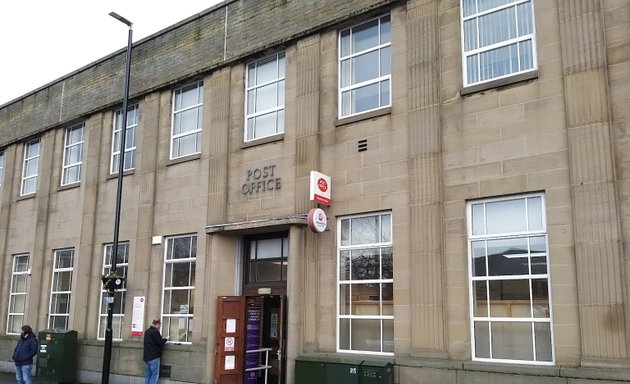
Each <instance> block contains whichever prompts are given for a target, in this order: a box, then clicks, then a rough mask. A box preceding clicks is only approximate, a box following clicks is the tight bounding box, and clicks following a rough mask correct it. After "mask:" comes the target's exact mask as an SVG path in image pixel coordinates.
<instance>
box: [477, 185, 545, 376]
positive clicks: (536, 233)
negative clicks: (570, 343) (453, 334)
mask: <svg viewBox="0 0 630 384" xmlns="http://www.w3.org/2000/svg"><path fill="white" fill-rule="evenodd" d="M529 198H540V201H541V212H540V215H541V220H542V229H527V230H522V231H516V232H505V233H491V234H487V233H486V234H481V235H479V234H477V235H474V234H473V221H474V217H473V206H474V205H483V210H484V212H486V204H488V203H496V202H504V201H510V200H525V207H526V209H525V212H526V217H525V220H527V226H528V227H529V220H528V219H529V216H528V213H529V210H528V207H527V199H529ZM466 210H467V232H468V278H469V286H468V288H469V302H470V306H469V307H470V319H471V321H470V335H471V350H472V359H473V360H474V361H484V362H493V363H497V362H498V363H512V364H533V365H548V366H551V365H554V364H555V343H554V332H553V313H552V312H553V311H552V307H553V305H552V300H551V299H552V296H553V295H552V292H551V281H550V269H551V265H550V263H549V242H548V237H547V218H546V209H545V195H544V194H543V193H531V194H524V195H516V196H506V197H500V198H490V199H480V200H474V201H469V202H467V206H466ZM484 215H485V214H484ZM486 224H487V222H484V228H486ZM484 232H487V231H485V230H484ZM541 236H544V237H545V247H546V252H545V254H544V257H545V258H546V271H547V273H544V274H532V273H531V272H532V271H531V265H530V266H529V267H528V270H529V272H528V273H527V274H518V275H516V274H514V275H509V274H502V275H490V274H489V273H488V261H487V259H486V261H485V262H486V267H485V269H486V274H485V275H484V276H475V273H474V266H473V242H479V241H493V240H505V239H513V238H527V241H528V243H529V241H530V239H531V238H535V237H541ZM513 257H523V256H522V255H518V256H513ZM524 257H527V258H529V257H533V256H531V254H530V253H528V254H527V255H526V256H524ZM536 257H542V256H541V255H540V254H537V255H536ZM528 260H529V259H528ZM529 264H531V263H529ZM542 279H546V281H547V290H548V306H549V308H548V310H549V317H535V316H534V313H535V311H534V300H533V297H532V295H533V293H532V292H533V290H532V280H542ZM517 280H528V281H529V296H530V305H531V307H530V316H528V317H522V316H521V317H518V316H512V317H499V316H492V315H491V313H490V310H491V305H490V303H491V301H490V297H489V296H486V299H485V300H486V303H487V304H486V307H487V309H486V311H487V312H486V315H487V316H475V307H476V306H477V302H476V297H475V286H474V283H475V282H485V283H486V285H487V284H488V283H489V282H491V281H517ZM487 292H490V291H489V290H488V291H487ZM488 295H489V293H488ZM475 322H487V323H488V325H489V329H488V335H489V354H490V357H489V358H488V357H478V356H477V351H476V345H477V344H476V335H475ZM492 323H503V324H505V323H530V324H531V326H532V346H533V347H532V348H533V351H532V353H533V356H534V360H519V359H504V358H494V357H493V356H492V354H493V351H492V346H493V344H492V326H491V324H492ZM537 323H538V324H540V323H545V324H549V328H550V343H551V361H536V338H535V332H534V326H535V324H537Z"/></svg>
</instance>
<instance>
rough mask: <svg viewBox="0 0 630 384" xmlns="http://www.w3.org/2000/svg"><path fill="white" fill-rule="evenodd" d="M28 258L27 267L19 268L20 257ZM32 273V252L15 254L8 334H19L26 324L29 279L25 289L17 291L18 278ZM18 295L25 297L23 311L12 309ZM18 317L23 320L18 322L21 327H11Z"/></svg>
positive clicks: (8, 315) (25, 278) (25, 283)
mask: <svg viewBox="0 0 630 384" xmlns="http://www.w3.org/2000/svg"><path fill="white" fill-rule="evenodd" d="M23 258H26V269H20V270H18V269H19V266H20V265H22V264H19V263H18V259H23ZM30 274H31V268H30V254H28V253H20V254H17V255H13V268H12V269H11V288H10V291H9V307H8V309H7V312H8V314H7V334H8V335H19V334H20V332H21V331H20V327H21V325H22V324H24V323H25V322H24V314H25V312H24V311H25V310H26V300H27V298H28V296H27V294H28V281H25V282H24V291H19V292H17V291H16V290H17V287H16V286H17V279H19V278H24V280H27V279H28V276H29V275H30ZM18 296H23V298H24V308H23V311H22V312H15V311H12V310H11V309H12V306H13V305H14V303H15V300H16V297H18ZM13 318H16V319H21V321H18V322H17V323H18V324H20V327H18V329H14V330H12V329H11V324H12V323H13V321H12V319H13Z"/></svg>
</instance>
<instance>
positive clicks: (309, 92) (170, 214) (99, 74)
mask: <svg viewBox="0 0 630 384" xmlns="http://www.w3.org/2000/svg"><path fill="white" fill-rule="evenodd" d="M460 6H461V2H460V0H440V1H438V0H407V1H402V0H389V1H386V0H361V1H356V0H355V1H334V0H330V1H308V0H296V1H291V0H250V1H244V0H241V1H231V0H228V1H225V2H224V3H222V4H219V5H217V6H215V7H213V8H210V9H208V10H207V11H205V12H202V13H200V14H199V15H196V16H193V17H191V18H190V19H187V20H184V21H182V22H181V23H178V24H176V25H174V26H172V27H170V28H168V29H166V30H164V31H162V32H160V33H158V34H156V35H153V36H151V37H148V38H146V39H144V40H142V41H140V42H137V43H136V44H135V45H134V51H133V55H132V69H131V71H132V72H131V73H132V74H131V77H132V82H131V98H132V102H133V103H134V104H135V103H137V104H138V106H139V111H140V118H139V121H138V130H137V132H138V136H137V137H136V140H137V155H136V164H135V168H134V169H133V170H132V171H127V172H126V174H125V176H124V187H123V196H122V199H123V200H122V201H123V203H122V212H121V218H122V220H121V232H120V233H121V240H124V241H129V246H130V255H131V256H130V260H129V271H130V278H129V279H128V281H127V292H126V295H127V301H126V305H125V313H126V316H125V317H124V322H123V340H122V341H116V342H114V348H113V354H112V365H111V372H112V380H113V381H114V382H119V383H131V382H134V383H140V382H142V380H143V379H142V374H143V369H144V368H143V365H142V361H141V349H142V339H141V337H138V336H131V335H130V333H129V330H130V329H131V313H132V300H131V298H132V297H136V296H144V297H146V307H145V323H147V324H148V321H149V320H150V319H151V318H154V317H159V316H160V313H161V306H162V279H163V270H164V262H163V261H164V254H165V240H164V238H162V239H161V240H160V241H155V239H154V237H156V236H158V237H168V236H173V235H180V234H195V235H196V236H197V253H196V254H197V257H196V276H195V282H194V286H195V295H194V311H195V312H194V321H193V325H192V338H191V343H184V344H181V345H169V346H168V347H167V348H166V351H165V353H164V356H163V360H162V363H163V364H164V365H168V366H170V367H171V373H170V378H169V379H165V380H167V382H182V383H183V382H193V383H203V382H211V381H212V380H213V378H214V374H215V348H217V346H216V344H215V343H216V342H217V340H215V339H216V337H215V329H216V327H217V324H216V317H217V297H219V296H230V295H236V296H238V295H241V294H243V273H244V272H243V263H244V254H245V250H244V245H245V239H246V238H247V236H248V235H250V234H252V233H265V232H266V233H272V232H278V231H283V232H286V233H287V234H288V235H287V236H288V238H289V244H290V247H289V255H290V256H289V260H290V261H289V266H288V277H287V281H286V294H287V319H286V327H285V330H284V332H285V336H286V343H287V344H286V356H287V370H286V382H287V383H290V384H292V383H297V384H299V383H298V382H297V381H296V380H295V360H296V358H298V357H299V356H309V357H317V356H320V357H322V356H324V357H339V356H348V354H344V353H341V352H338V349H337V340H338V335H337V327H338V326H337V305H338V292H337V290H338V288H337V287H338V274H339V272H338V260H337V259H338V256H337V244H338V229H339V228H338V224H339V223H338V220H337V219H338V218H342V217H347V216H349V215H356V214H365V213H372V212H391V216H392V220H393V222H392V233H393V239H392V243H393V254H394V263H393V276H394V278H393V280H394V287H393V290H394V294H393V297H394V299H393V300H394V302H393V307H394V353H393V354H381V355H378V356H374V355H361V354H358V355H356V354H352V355H350V356H352V357H357V358H365V359H368V360H369V359H383V360H385V361H391V362H393V363H394V372H395V375H394V381H395V382H396V383H399V384H411V383H453V384H454V383H499V382H505V381H509V382H515V383H521V382H523V383H525V382H527V383H530V382H536V383H565V384H569V383H571V384H578V383H581V384H587V383H593V382H597V383H620V382H630V379H629V378H630V357H629V353H630V294H629V292H630V165H629V164H630V123H629V119H630V113H629V112H628V111H630V92H629V91H628V89H629V87H628V81H629V80H630V54H628V52H630V50H629V49H628V47H629V45H630V4H628V2H627V1H626V0H609V1H602V0H581V1H575V0H557V1H548V0H533V9H534V19H535V27H536V46H535V52H536V56H537V67H536V69H535V71H532V72H530V73H528V74H527V76H520V77H519V76H517V77H515V78H509V77H508V78H507V79H502V80H500V81H495V82H489V83H487V84H485V85H482V86H472V87H464V86H463V82H462V66H463V65H462V58H461V56H462V44H461V40H462V26H461V9H460ZM383 14H389V15H390V17H391V41H392V44H391V67H392V69H391V73H392V76H391V82H392V85H391V105H390V106H388V107H386V108H381V109H377V110H375V111H371V112H368V113H365V114H362V115H361V114H359V115H357V116H353V117H350V118H339V117H338V103H339V102H338V98H339V94H338V86H339V79H338V77H339V69H338V67H339V59H338V44H339V36H338V32H339V31H340V30H342V29H344V28H347V27H351V26H353V25H356V24H357V23H360V22H362V21H365V20H369V19H370V18H373V17H375V16H379V15H383ZM278 52H284V53H285V57H286V74H285V100H286V102H285V104H284V107H285V123H284V131H283V133H282V134H280V135H276V136H274V137H273V138H272V139H267V140H259V141H255V142H246V141H244V139H243V137H244V129H246V127H245V121H244V116H245V108H246V106H245V97H246V96H245V79H246V71H247V69H246V65H247V64H248V63H249V62H251V61H252V60H256V59H259V58H263V57H265V56H267V55H269V54H272V53H278ZM123 68H124V52H117V53H114V54H112V55H110V56H108V57H105V58H103V59H101V60H99V61H98V62H95V63H93V64H90V65H88V66H86V67H84V68H81V69H79V70H77V71H75V72H73V73H71V74H69V75H67V76H65V77H63V78H61V79H59V80H57V81H55V82H53V83H50V84H48V85H45V86H43V87H42V88H40V89H37V90H35V91H33V92H32V93H29V94H27V95H25V96H23V97H21V98H19V99H16V100H14V101H12V102H10V103H8V104H5V105H4V106H0V145H2V148H3V157H4V168H3V174H2V180H1V184H2V186H1V187H0V250H1V252H2V253H3V254H4V256H5V258H4V262H2V263H0V277H1V278H0V282H1V283H0V291H1V292H4V293H5V294H3V295H2V297H3V298H4V299H3V300H0V314H2V315H0V368H2V369H5V370H10V369H11V368H12V363H11V361H10V357H11V351H12V348H13V346H14V344H15V342H16V336H15V335H9V334H6V332H5V331H6V330H7V313H8V311H9V308H8V304H9V302H8V296H9V294H8V292H9V291H10V287H11V278H12V265H13V264H12V263H13V257H12V256H14V255H17V254H23V253H27V254H29V255H30V275H29V276H30V277H29V278H28V280H27V281H28V283H27V287H28V299H27V302H26V309H25V312H24V314H25V322H27V323H29V324H31V325H32V326H33V328H34V329H38V330H41V329H44V328H45V327H46V325H47V318H48V311H49V300H50V287H51V283H52V281H51V280H52V265H53V255H54V251H55V250H58V249H63V248H74V250H75V261H74V265H73V278H72V296H71V302H70V309H69V314H70V316H69V324H68V327H69V328H70V329H74V330H77V331H78V333H79V351H80V353H79V379H80V380H81V381H84V382H98V381H99V379H100V367H101V361H102V349H103V348H102V346H103V342H102V341H100V340H98V314H99V310H100V304H99V298H100V290H101V285H100V280H99V277H100V274H101V272H102V262H103V245H104V244H108V243H111V241H112V237H113V235H112V229H113V222H114V206H115V196H116V178H115V177H114V176H112V175H110V173H109V164H110V156H111V148H112V121H113V112H114V111H115V110H116V109H117V108H120V104H121V100H120V93H121V90H122V76H123V73H122V71H123ZM196 81H203V84H204V93H203V133H202V143H201V151H200V153H198V154H194V155H192V156H187V157H184V158H181V159H177V160H171V158H170V142H171V128H172V110H173V105H172V104H173V90H174V89H176V88H178V87H181V86H183V85H186V84H190V83H193V82H196ZM77 122H84V124H85V137H84V141H85V144H84V154H83V158H82V175H81V181H80V183H78V184H73V185H71V186H62V187H60V180H61V170H62V162H63V149H64V128H67V127H69V126H71V125H72V124H75V123H77ZM35 137H39V138H40V140H41V153H40V160H39V168H38V185H37V192H36V193H35V194H34V195H29V196H25V197H20V185H21V181H22V175H23V173H22V171H23V170H22V168H23V159H24V157H23V156H24V153H23V151H24V145H23V143H24V142H26V141H27V140H30V139H32V138H35ZM360 144H361V145H363V144H366V145H367V150H365V151H362V150H358V147H359V145H360ZM264 167H273V170H274V177H275V178H277V179H278V184H277V187H276V188H274V189H272V190H265V191H260V190H259V191H257V192H252V193H244V192H243V185H244V184H245V183H247V175H248V172H252V170H255V169H263V168H264ZM269 169H271V168H269ZM311 170H318V171H320V172H322V173H324V174H327V175H330V176H331V177H332V189H333V204H332V205H331V206H330V207H325V208H324V209H325V211H326V214H327V216H328V218H329V221H328V228H327V230H326V231H325V232H324V233H321V234H314V233H312V232H310V231H309V230H308V229H307V227H306V226H305V225H304V224H305V220H304V216H305V214H306V213H307V212H308V211H309V209H311V208H313V207H316V206H317V204H316V203H314V202H312V201H309V199H308V196H309V172H310V171H311ZM526 193H542V194H543V195H544V200H545V207H546V210H545V212H544V216H545V219H546V233H547V239H548V259H549V261H548V265H549V280H550V287H549V292H550V294H549V295H550V297H551V312H552V314H553V316H552V322H551V324H552V331H553V345H552V348H553V353H554V356H555V359H554V361H553V364H550V365H544V366H543V365H535V364H512V363H506V362H487V361H479V359H475V358H473V352H472V349H473V345H472V343H473V341H471V340H472V336H471V332H472V331H471V329H472V327H471V305H472V304H471V300H472V297H473V295H472V294H471V293H470V290H471V288H470V274H471V272H470V271H469V269H470V267H469V250H468V244H469V241H468V236H469V235H468V220H469V218H468V217H467V205H468V203H469V202H470V201H475V200H477V199H482V198H495V197H504V196H519V195H523V194H526Z"/></svg>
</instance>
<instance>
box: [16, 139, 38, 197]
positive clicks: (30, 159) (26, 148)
mask: <svg viewBox="0 0 630 384" xmlns="http://www.w3.org/2000/svg"><path fill="white" fill-rule="evenodd" d="M35 145H37V153H36V154H35V155H32V156H29V150H30V148H33V147H34V146H35ZM41 151H42V142H41V139H39V138H37V139H35V140H31V141H29V142H27V143H25V144H24V161H23V162H22V182H21V185H20V196H26V195H31V194H34V193H35V192H37V173H38V171H39V155H40V153H41ZM33 163H34V164H35V167H34V169H35V173H33V174H28V173H27V172H28V168H29V164H33ZM30 180H34V182H33V190H28V191H27V190H25V187H26V182H27V181H30Z"/></svg>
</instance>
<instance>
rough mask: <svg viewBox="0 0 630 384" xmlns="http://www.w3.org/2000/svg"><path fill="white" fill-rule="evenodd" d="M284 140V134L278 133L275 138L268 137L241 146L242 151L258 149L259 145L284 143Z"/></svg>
mask: <svg viewBox="0 0 630 384" xmlns="http://www.w3.org/2000/svg"><path fill="white" fill-rule="evenodd" d="M282 140H284V133H278V134H275V135H273V136H267V137H263V138H260V139H254V140H250V141H246V142H244V143H243V144H241V149H245V148H251V147H256V146H258V145H263V144H269V143H274V142H276V141H282Z"/></svg>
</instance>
